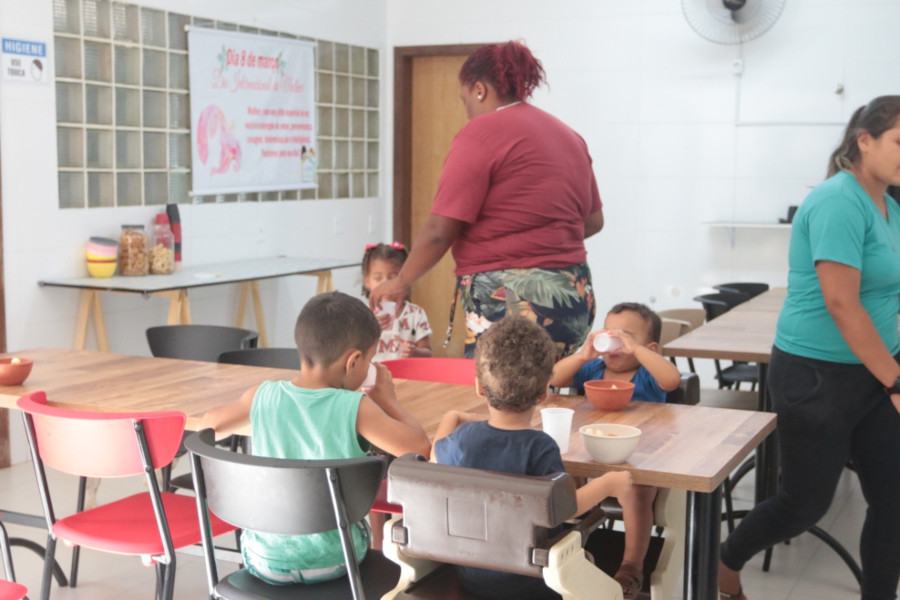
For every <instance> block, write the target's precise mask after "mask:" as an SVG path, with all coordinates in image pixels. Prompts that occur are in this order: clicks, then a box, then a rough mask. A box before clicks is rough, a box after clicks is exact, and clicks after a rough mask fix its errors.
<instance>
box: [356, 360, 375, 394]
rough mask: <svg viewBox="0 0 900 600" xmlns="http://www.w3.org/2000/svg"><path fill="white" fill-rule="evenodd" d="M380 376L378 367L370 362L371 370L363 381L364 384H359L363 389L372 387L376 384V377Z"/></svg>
mask: <svg viewBox="0 0 900 600" xmlns="http://www.w3.org/2000/svg"><path fill="white" fill-rule="evenodd" d="M377 377H378V369H376V368H375V365H373V364H372V363H369V371H368V373H366V379H365V381H363V382H362V385H361V386H359V387H361V388H362V389H363V390H369V389H372V388H373V387H374V386H375V379H376V378H377Z"/></svg>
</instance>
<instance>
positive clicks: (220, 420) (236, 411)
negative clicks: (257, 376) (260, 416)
mask: <svg viewBox="0 0 900 600" xmlns="http://www.w3.org/2000/svg"><path fill="white" fill-rule="evenodd" d="M258 387H259V386H255V387H253V388H251V389H249V390H247V391H246V392H244V393H243V394H242V395H241V397H240V398H239V399H237V400H235V401H234V402H232V403H231V404H226V405H225V406H220V407H218V408H214V409H212V410H208V411H206V414H205V415H203V419H202V420H201V422H200V426H201V428H203V429H206V428H208V427H211V428H213V429H215V430H216V439H221V438H224V437H227V436H228V435H231V434H232V433H234V432H235V431H236V430H238V429H240V428H241V427H243V426H245V425H246V424H247V423H249V421H250V407H251V406H253V396H255V395H256V389H257V388H258Z"/></svg>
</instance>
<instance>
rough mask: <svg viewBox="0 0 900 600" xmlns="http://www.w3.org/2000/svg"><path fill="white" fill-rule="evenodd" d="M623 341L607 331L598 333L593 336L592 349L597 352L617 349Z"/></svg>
mask: <svg viewBox="0 0 900 600" xmlns="http://www.w3.org/2000/svg"><path fill="white" fill-rule="evenodd" d="M624 345H625V343H624V342H623V341H622V340H620V339H619V338H615V337H613V336H611V335H609V334H608V333H598V334H597V335H595V336H594V349H595V350H596V351H597V352H612V351H613V350H618V349H619V348H621V347H622V346H624Z"/></svg>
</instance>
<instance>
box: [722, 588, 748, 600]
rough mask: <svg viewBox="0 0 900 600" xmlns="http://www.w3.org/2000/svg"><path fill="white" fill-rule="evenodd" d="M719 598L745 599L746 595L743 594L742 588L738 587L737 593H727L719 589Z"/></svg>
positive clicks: (726, 599)
mask: <svg viewBox="0 0 900 600" xmlns="http://www.w3.org/2000/svg"><path fill="white" fill-rule="evenodd" d="M719 600H747V597H746V596H745V595H744V589H743V588H738V591H737V594H729V593H728V592H723V591H722V590H719Z"/></svg>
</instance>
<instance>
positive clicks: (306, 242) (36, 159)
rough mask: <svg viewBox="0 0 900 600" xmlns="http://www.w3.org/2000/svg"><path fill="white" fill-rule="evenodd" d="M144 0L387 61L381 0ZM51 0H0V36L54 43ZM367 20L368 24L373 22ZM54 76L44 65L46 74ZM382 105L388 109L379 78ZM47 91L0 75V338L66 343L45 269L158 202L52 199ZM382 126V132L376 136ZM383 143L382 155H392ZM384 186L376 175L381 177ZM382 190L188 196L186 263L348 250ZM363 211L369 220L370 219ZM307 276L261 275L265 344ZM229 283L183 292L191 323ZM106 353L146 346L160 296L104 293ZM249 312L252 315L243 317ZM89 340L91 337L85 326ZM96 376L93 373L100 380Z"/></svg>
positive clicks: (289, 337) (291, 313) (72, 309)
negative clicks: (286, 197)
mask: <svg viewBox="0 0 900 600" xmlns="http://www.w3.org/2000/svg"><path fill="white" fill-rule="evenodd" d="M136 3H137V4H142V5H145V6H148V7H152V8H159V9H166V10H171V11H175V12H179V13H182V14H189V15H193V16H200V17H208V18H214V19H218V20H221V21H230V22H234V23H239V24H242V25H248V26H253V27H260V28H267V29H273V30H277V31H284V32H289V33H294V34H297V35H304V36H309V37H313V38H316V39H324V40H330V41H336V42H342V43H351V44H355V45H361V46H366V47H371V48H378V49H380V50H382V54H381V57H382V64H381V71H382V72H384V71H385V70H386V69H387V65H389V64H390V62H389V60H388V58H387V54H386V53H385V52H383V50H384V49H385V48H386V36H385V31H384V27H383V26H381V25H382V24H383V23H385V21H386V5H385V3H384V2H383V1H380V0H378V1H376V0H366V1H365V2H356V1H354V0H327V1H321V2H311V1H307V2H294V1H287V0H256V1H254V2H245V1H242V0H188V1H184V0H182V1H175V0H153V1H145V2H136ZM51 7H52V2H51V0H38V1H35V0H0V35H2V36H3V37H12V38H17V39H26V40H35V41H42V42H46V43H48V50H49V53H50V55H51V56H52V53H53V50H52V48H53V46H52V42H53V21H52V12H51ZM373 24H374V25H375V26H373ZM50 79H51V81H52V79H53V75H52V73H51V78H50ZM381 89H382V100H381V106H382V110H385V111H389V109H387V107H388V106H389V104H388V102H389V100H388V99H387V96H386V94H385V93H384V90H385V89H386V88H385V87H384V86H382V88H381ZM55 110H56V109H55V91H54V86H53V84H52V83H50V84H47V85H29V84H15V83H10V82H7V81H3V80H2V79H0V147H2V165H0V168H2V174H3V177H2V179H3V189H2V194H3V243H4V248H3V256H4V263H3V266H4V270H5V279H4V282H3V283H4V292H5V296H6V327H7V347H8V348H9V349H10V350H11V351H18V350H25V349H28V348H35V347H42V346H62V347H67V346H71V345H72V342H73V340H74V330H75V314H76V309H77V303H78V293H77V292H75V291H71V290H66V289H62V288H40V287H38V281H39V280H40V279H42V278H62V277H75V276H85V275H87V273H86V272H85V267H84V259H83V256H84V254H83V248H84V243H85V241H86V240H87V238H88V237H89V236H91V235H105V236H109V237H118V232H119V228H120V225H121V224H122V223H130V222H138V223H141V222H146V223H150V222H151V219H152V216H153V215H154V214H155V213H156V212H159V208H158V207H147V208H143V207H141V208H117V209H84V210H71V209H70V210H60V209H59V208H58V192H57V177H56V128H55V114H56V113H55ZM383 138H384V135H382V139H383ZM388 147H389V145H388V144H382V148H381V150H382V164H383V161H384V157H385V156H387V154H389V150H388ZM382 189H387V188H384V182H383V181H382ZM386 206H387V201H386V200H385V198H384V197H383V194H382V195H381V197H378V198H369V199H355V200H332V201H304V202H281V203H270V202H266V203H255V202H254V203H245V204H214V205H190V206H184V205H182V206H181V207H180V211H181V216H182V226H183V230H184V232H185V239H184V248H185V251H184V263H185V264H190V265H199V264H204V263H210V262H219V261H227V260H231V259H238V258H245V257H257V256H270V255H276V254H288V255H303V256H329V257H339V258H353V259H357V258H359V257H361V256H362V252H363V248H364V246H365V244H366V243H367V242H369V241H381V240H385V239H388V238H389V237H390V235H389V232H390V214H389V211H388V210H387V209H386ZM370 219H371V222H372V225H371V226H370ZM358 280H359V275H358V273H357V272H356V270H355V269H345V270H341V271H336V272H335V284H336V286H337V287H338V288H339V289H341V290H344V291H347V292H350V293H358ZM315 286H316V280H315V278H308V277H292V278H287V279H286V278H282V279H277V280H267V281H263V282H261V283H260V289H261V292H262V297H263V302H264V305H265V313H266V319H267V326H268V333H269V339H270V344H271V345H282V346H292V345H293V323H294V320H295V319H296V316H297V313H298V312H299V309H300V307H301V306H302V305H303V303H304V302H305V301H306V300H307V299H308V298H309V297H311V296H312V295H313V294H314V293H315V289H316V287H315ZM236 291H237V289H236V286H231V285H226V286H216V287H210V288H203V289H197V290H192V291H191V309H192V316H193V319H194V322H195V323H218V324H227V323H231V322H233V319H234V314H235V312H236V308H237V301H236V300H237V299H236ZM103 302H104V309H105V311H104V312H105V314H106V324H107V329H108V334H109V341H110V348H111V350H112V351H113V352H121V353H128V354H143V355H148V354H149V351H148V349H147V344H146V341H145V338H144V330H145V329H146V328H147V327H148V326H150V325H154V324H162V323H165V320H166V315H167V310H168V308H167V307H168V302H167V301H166V300H163V299H156V298H153V299H148V300H145V299H142V298H140V297H139V296H132V295H113V294H106V295H104V299H103ZM252 325H253V324H252V317H251V321H250V326H252ZM88 347H89V348H94V347H95V345H94V338H93V335H92V334H91V335H89V337H88ZM99 385H101V383H100V382H98V387H99ZM11 424H12V425H13V448H12V450H13V457H12V458H13V460H14V461H17V460H24V459H25V456H24V452H23V450H24V445H23V443H22V438H21V432H20V431H19V419H18V418H13V419H12V423H11Z"/></svg>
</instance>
